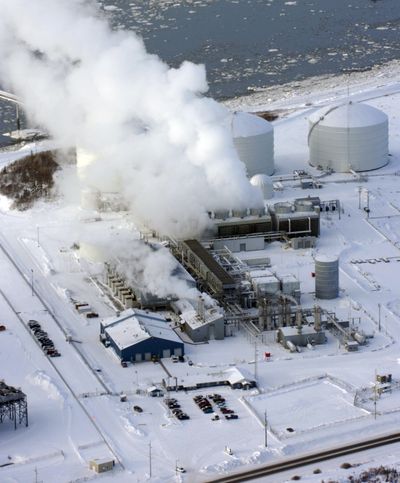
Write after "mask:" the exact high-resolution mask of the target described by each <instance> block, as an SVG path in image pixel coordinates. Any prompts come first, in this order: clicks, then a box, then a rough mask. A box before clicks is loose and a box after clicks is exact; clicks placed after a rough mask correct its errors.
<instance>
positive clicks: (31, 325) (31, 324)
mask: <svg viewBox="0 0 400 483" xmlns="http://www.w3.org/2000/svg"><path fill="white" fill-rule="evenodd" d="M28 327H29V328H30V329H40V324H39V322H37V321H36V320H30V321H29V322H28Z"/></svg>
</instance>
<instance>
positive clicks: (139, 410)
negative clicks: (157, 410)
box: [133, 406, 143, 413]
mask: <svg viewBox="0 0 400 483" xmlns="http://www.w3.org/2000/svg"><path fill="white" fill-rule="evenodd" d="M133 410H134V411H136V412H137V413H142V412H143V409H142V408H141V407H140V406H133Z"/></svg>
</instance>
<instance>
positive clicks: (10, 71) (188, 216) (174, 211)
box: [0, 0, 261, 237]
mask: <svg viewBox="0 0 400 483" xmlns="http://www.w3.org/2000/svg"><path fill="white" fill-rule="evenodd" d="M0 12H1V14H0V58H1V62H0V82H1V83H2V84H3V85H5V86H6V87H8V88H9V89H12V90H13V91H14V92H15V93H16V94H17V95H18V96H20V97H21V98H22V99H23V101H24V104H25V108H26V110H27V113H28V115H29V116H30V118H31V119H32V120H33V121H34V122H36V123H39V124H40V125H42V126H44V127H46V128H47V130H48V131H49V132H50V133H51V134H52V135H53V136H54V137H55V139H56V140H58V141H59V142H60V143H61V144H62V145H65V146H71V145H74V146H79V147H81V148H83V149H85V150H87V151H89V152H91V153H93V154H94V155H95V157H96V162H95V163H93V164H92V165H91V166H90V168H89V169H88V171H87V176H86V182H87V186H89V187H93V188H98V189H100V190H108V189H109V186H110V181H111V180H114V181H113V185H115V180H117V182H118V185H119V189H120V191H121V192H122V193H123V195H124V196H125V197H126V198H127V200H128V202H129V205H130V207H131V210H132V213H133V215H134V217H136V219H137V220H139V221H145V222H147V224H148V225H149V226H150V227H151V228H152V229H154V230H156V231H158V232H160V233H163V234H166V235H170V236H175V237H191V236H195V235H197V234H198V233H200V232H201V231H202V230H203V229H204V228H205V226H206V225H207V222H208V221H207V215H206V212H207V211H209V210H213V209H223V208H230V207H238V208H244V207H247V206H250V207H251V206H257V205H260V204H261V199H260V197H259V194H258V192H257V191H256V190H255V189H254V188H253V187H252V186H251V185H250V183H249V182H248V180H247V178H246V175H245V167H244V165H243V164H242V163H241V162H240V160H239V159H238V156H237V154H236V152H235V150H234V147H233V144H232V139H231V132H230V115H229V112H228V111H227V110H226V109H225V108H224V107H222V106H221V105H219V104H218V103H217V102H215V101H214V100H212V99H209V98H206V97H203V96H202V94H204V93H205V92H206V91H207V89H208V87H207V82H206V75H205V69H204V67H203V66H198V65H194V64H192V63H189V62H184V63H183V64H182V65H181V67H180V68H178V69H172V68H169V67H168V66H167V65H166V64H165V63H163V62H162V61H161V60H160V59H159V58H158V57H156V56H154V55H150V54H149V53H147V52H146V49H145V47H144V44H143V42H142V41H141V40H140V39H139V38H138V37H137V36H136V35H135V34H134V33H132V32H123V31H117V32H116V31H112V30H111V29H110V27H109V25H108V24H107V22H106V21H105V20H103V19H101V18H100V17H99V15H98V13H97V12H96V10H95V7H94V4H93V3H92V2H90V1H85V0H0Z"/></svg>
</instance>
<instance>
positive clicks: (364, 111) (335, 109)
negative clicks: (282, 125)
mask: <svg viewBox="0 0 400 483" xmlns="http://www.w3.org/2000/svg"><path fill="white" fill-rule="evenodd" d="M308 119H309V121H311V122H312V123H313V124H314V123H318V125H319V126H326V127H336V128H338V127H339V128H340V127H366V126H375V125H376V124H383V123H386V122H388V117H387V115H386V114H385V113H384V112H382V111H380V110H379V109H376V108H375V107H372V106H369V105H368V104H360V103H353V102H348V103H346V104H342V105H338V106H328V107H324V108H322V109H320V110H318V111H316V112H314V113H312V114H311V115H310V117H309V118H308Z"/></svg>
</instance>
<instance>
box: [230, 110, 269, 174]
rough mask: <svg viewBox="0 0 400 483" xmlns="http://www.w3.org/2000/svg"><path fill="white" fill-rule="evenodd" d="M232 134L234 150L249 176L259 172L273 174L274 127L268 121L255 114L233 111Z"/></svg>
mask: <svg viewBox="0 0 400 483" xmlns="http://www.w3.org/2000/svg"><path fill="white" fill-rule="evenodd" d="M232 136H233V143H234V145H235V148H236V151H237V153H238V155H239V158H240V160H241V161H242V162H243V163H244V164H245V166H246V169H247V175H248V176H249V177H252V176H254V175H256V174H260V173H261V174H266V175H271V174H273V172H274V170H275V167H274V129H273V127H272V125H271V124H270V123H269V122H268V121H266V120H265V119H262V118H261V117H259V116H256V115H255V114H249V113H247V112H234V113H233V115H232Z"/></svg>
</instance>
